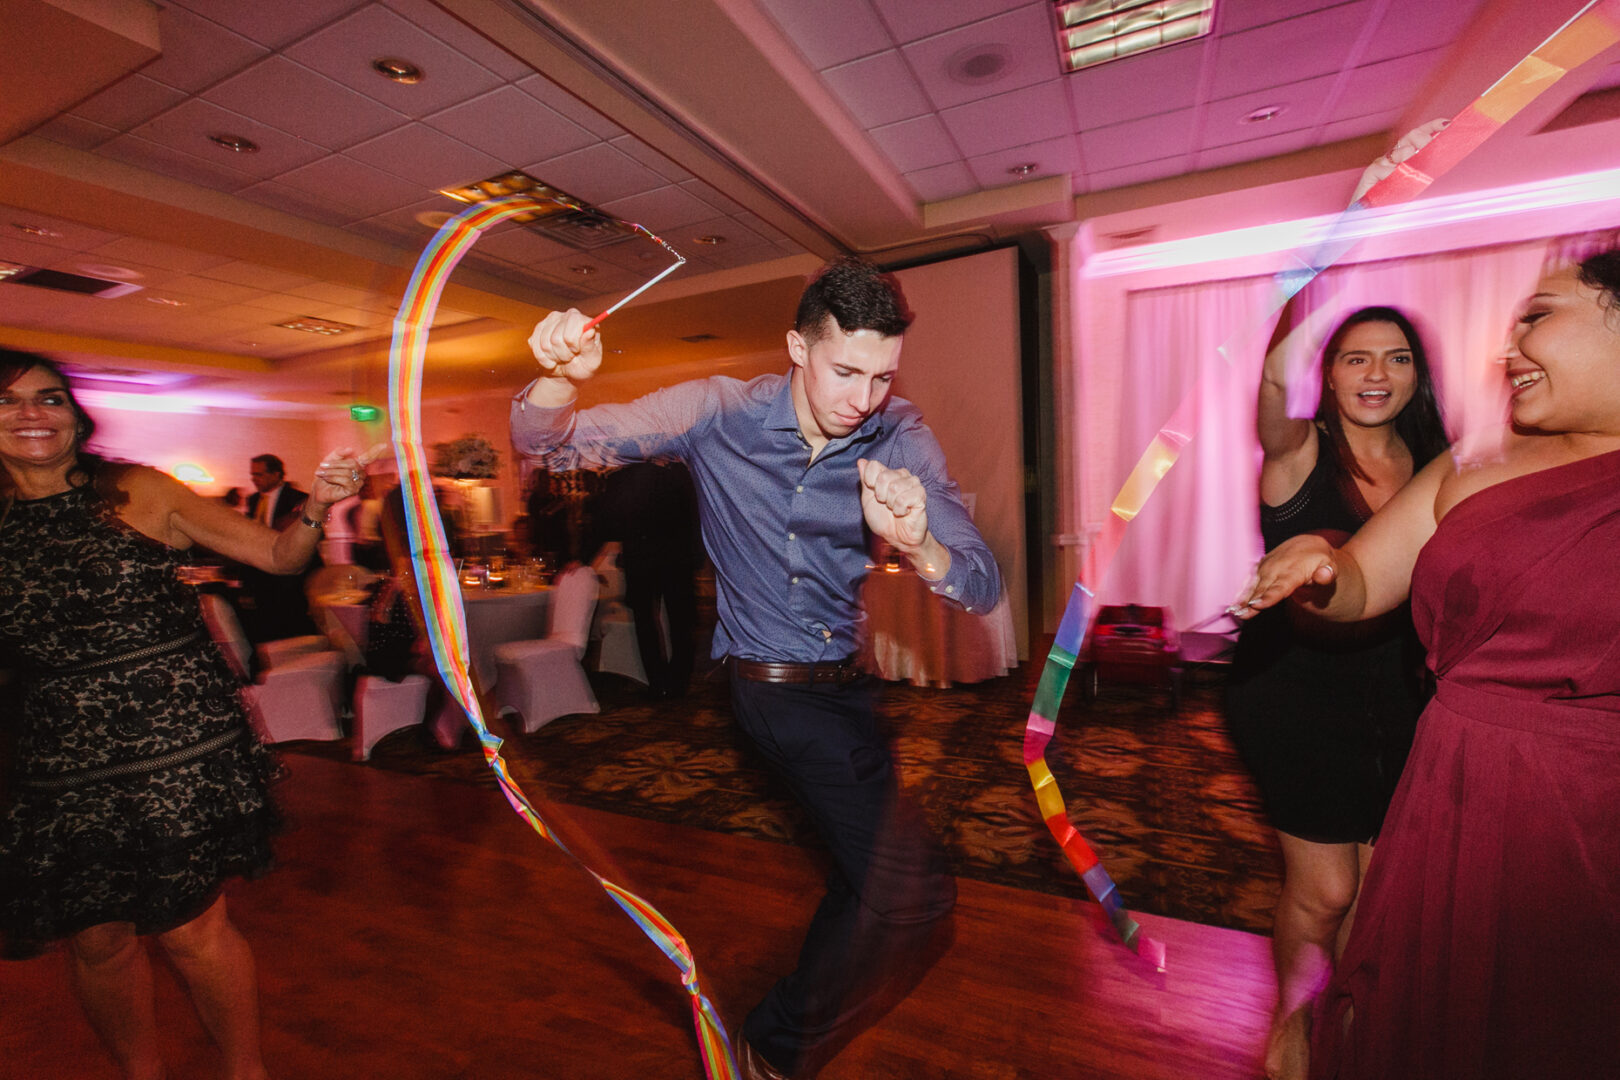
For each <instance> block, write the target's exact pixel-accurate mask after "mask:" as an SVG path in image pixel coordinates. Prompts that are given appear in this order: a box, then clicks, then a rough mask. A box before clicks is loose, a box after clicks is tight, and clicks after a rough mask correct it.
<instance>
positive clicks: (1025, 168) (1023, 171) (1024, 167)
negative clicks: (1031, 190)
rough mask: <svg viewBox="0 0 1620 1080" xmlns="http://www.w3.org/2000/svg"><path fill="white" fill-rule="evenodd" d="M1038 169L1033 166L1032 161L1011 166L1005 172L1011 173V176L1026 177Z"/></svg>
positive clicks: (1036, 166)
mask: <svg viewBox="0 0 1620 1080" xmlns="http://www.w3.org/2000/svg"><path fill="white" fill-rule="evenodd" d="M1038 168H1040V166H1039V165H1037V164H1035V162H1033V161H1025V162H1023V163H1021V164H1018V165H1014V166H1012V167H1011V168H1010V169H1008V170H1007V171H1008V172H1009V173H1011V174H1012V175H1013V176H1028V175H1029V174H1030V173H1032V172H1034V171H1035V170H1036V169H1038Z"/></svg>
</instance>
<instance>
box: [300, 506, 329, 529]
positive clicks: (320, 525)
mask: <svg viewBox="0 0 1620 1080" xmlns="http://www.w3.org/2000/svg"><path fill="white" fill-rule="evenodd" d="M298 520H299V521H301V522H303V523H304V524H305V525H307V526H309V527H310V528H311V529H324V528H326V519H325V518H324V517H322V518H319V519H316V518H312V517H310V516H309V514H307V513H306V512H304V511H303V510H300V511H298Z"/></svg>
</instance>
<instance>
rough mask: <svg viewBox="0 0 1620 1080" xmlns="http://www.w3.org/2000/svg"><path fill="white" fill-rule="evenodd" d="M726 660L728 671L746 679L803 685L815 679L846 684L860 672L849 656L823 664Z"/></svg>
mask: <svg viewBox="0 0 1620 1080" xmlns="http://www.w3.org/2000/svg"><path fill="white" fill-rule="evenodd" d="M728 660H729V662H730V664H731V674H732V675H733V676H734V677H736V678H739V679H746V680H748V681H749V682H768V683H799V684H802V685H807V686H808V685H814V684H816V683H837V684H838V685H840V686H847V685H849V684H850V683H852V682H854V681H855V680H857V679H859V678H860V677H861V675H862V672H861V669H860V665H859V664H857V663H856V661H855V658H854V657H853V656H851V657H848V658H846V659H844V660H839V661H836V662H833V663H825V664H788V663H778V662H776V661H773V660H743V659H741V658H739V657H736V656H733V657H729V658H728Z"/></svg>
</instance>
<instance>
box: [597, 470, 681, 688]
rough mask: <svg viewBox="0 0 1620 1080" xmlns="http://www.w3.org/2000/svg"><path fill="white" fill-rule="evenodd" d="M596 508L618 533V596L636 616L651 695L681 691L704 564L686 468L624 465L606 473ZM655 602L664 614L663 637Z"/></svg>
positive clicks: (607, 532) (609, 531)
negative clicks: (696, 577)
mask: <svg viewBox="0 0 1620 1080" xmlns="http://www.w3.org/2000/svg"><path fill="white" fill-rule="evenodd" d="M597 513H598V515H599V517H600V518H601V521H600V522H599V525H598V529H599V531H600V533H601V534H602V535H603V536H605V537H606V538H607V539H610V540H617V541H619V545H620V549H621V550H620V552H619V569H620V570H622V571H624V603H625V606H626V607H628V608H629V609H630V613H631V615H633V616H634V617H635V621H636V646H637V648H638V650H639V651H640V653H641V666H642V668H643V670H645V671H646V673H647V688H648V690H649V692H651V693H652V694H653V695H654V696H656V697H680V696H682V695H684V694H685V693H686V688H687V684H688V683H690V682H691V679H692V666H693V662H694V660H695V658H696V636H697V587H696V583H695V581H694V580H693V578H694V575H695V574H696V573H697V571H698V568H699V567H701V566H702V565H703V538H702V536H701V535H700V533H699V528H698V513H697V492H696V490H695V489H694V488H693V486H692V474H691V473H690V472H688V471H687V469H686V466H685V465H682V464H681V463H680V462H678V461H674V462H669V463H667V464H666V463H654V462H650V461H643V462H636V463H635V464H632V465H626V466H625V467H624V468H622V469H619V470H617V471H615V472H613V473H610V474H609V475H608V478H607V485H606V490H605V492H604V493H603V496H602V501H601V503H600V505H599V506H598V508H597ZM660 607H662V609H663V611H664V614H665V615H666V616H667V617H668V619H669V641H668V642H667V643H666V642H664V641H662V640H661V636H662V635H661V634H660V631H661V630H662V626H661V623H662V620H661V619H660V617H659V609H660ZM666 645H667V648H666Z"/></svg>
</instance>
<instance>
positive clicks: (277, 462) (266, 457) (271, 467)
mask: <svg viewBox="0 0 1620 1080" xmlns="http://www.w3.org/2000/svg"><path fill="white" fill-rule="evenodd" d="M248 464H250V465H263V466H264V471H265V472H273V473H277V474H279V475H281V476H286V475H287V467H286V466H285V465H283V464H282V463H281V459H280V458H278V457H276V455H274V454H260V455H259V456H258V457H256V458H254V459H253V460H252V461H250V462H249V463H248Z"/></svg>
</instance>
